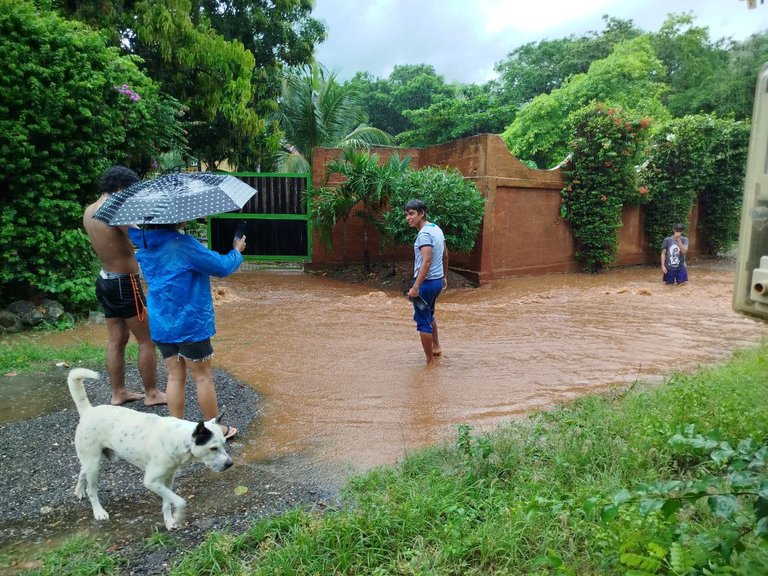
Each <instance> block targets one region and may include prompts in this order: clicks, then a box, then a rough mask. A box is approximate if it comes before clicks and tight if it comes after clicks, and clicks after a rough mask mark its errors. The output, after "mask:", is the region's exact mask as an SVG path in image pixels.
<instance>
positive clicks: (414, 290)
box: [405, 200, 448, 365]
mask: <svg viewBox="0 0 768 576" xmlns="http://www.w3.org/2000/svg"><path fill="white" fill-rule="evenodd" d="M405 220H406V222H407V223H408V226H410V227H411V228H416V230H418V234H417V235H416V241H415V242H414V243H413V253H414V264H413V276H414V278H413V285H412V286H411V289H410V290H408V292H407V296H408V297H409V298H410V299H411V300H412V301H413V319H414V320H415V321H416V330H417V331H418V332H419V336H420V337H421V345H422V347H423V348H424V355H425V356H426V358H427V364H428V365H429V364H432V363H434V361H435V356H439V355H440V354H441V352H442V349H441V348H440V341H439V340H438V333H437V320H435V301H436V300H437V297H438V296H439V295H440V292H442V291H443V290H444V289H445V288H446V287H447V286H448V281H447V279H446V276H445V275H446V272H447V271H448V249H447V248H446V246H445V237H444V236H443V231H442V230H440V227H439V226H438V225H437V224H434V223H432V222H429V221H428V220H427V207H426V205H425V204H424V203H423V202H422V201H421V200H409V201H408V203H407V204H406V205H405ZM418 296H421V298H422V299H423V300H424V302H425V303H426V306H423V305H422V306H418V305H417V301H414V300H413V299H414V298H417V297H418Z"/></svg>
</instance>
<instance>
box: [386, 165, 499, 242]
mask: <svg viewBox="0 0 768 576" xmlns="http://www.w3.org/2000/svg"><path fill="white" fill-rule="evenodd" d="M411 198H419V199H420V200H422V201H423V202H424V204H426V205H427V218H428V219H429V221H430V222H434V223H435V224H437V225H438V226H440V228H441V229H442V231H443V234H444V235H445V243H446V245H447V246H448V250H450V251H451V252H469V251H470V250H472V248H474V246H475V241H476V240H477V236H478V234H479V232H480V224H481V223H482V221H483V213H484V211H485V199H484V198H483V196H482V194H481V193H480V191H479V190H478V189H477V186H476V185H475V183H474V182H472V181H471V180H467V179H465V178H464V177H463V176H462V175H461V173H460V172H459V171H458V170H455V169H446V170H443V169H441V168H433V167H430V168H425V169H423V170H418V171H415V170H406V171H405V172H403V173H402V175H401V176H400V177H399V178H398V179H397V180H396V181H395V182H394V185H393V187H392V191H391V193H390V197H389V209H388V210H387V211H386V213H385V214H384V223H385V227H386V230H387V233H388V235H389V237H390V239H391V240H392V241H393V242H394V243H395V244H410V243H412V242H413V240H414V238H415V233H414V231H413V229H411V228H410V227H409V226H408V224H407V223H406V221H405V218H404V217H403V207H404V206H405V203H406V202H407V201H408V200H410V199H411Z"/></svg>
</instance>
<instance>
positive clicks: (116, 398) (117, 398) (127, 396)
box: [112, 390, 144, 406]
mask: <svg viewBox="0 0 768 576" xmlns="http://www.w3.org/2000/svg"><path fill="white" fill-rule="evenodd" d="M142 398H144V394H137V393H136V392H128V390H124V391H123V392H122V393H120V394H115V393H113V394H112V406H121V405H123V404H126V403H128V402H135V401H136V400H141V399H142Z"/></svg>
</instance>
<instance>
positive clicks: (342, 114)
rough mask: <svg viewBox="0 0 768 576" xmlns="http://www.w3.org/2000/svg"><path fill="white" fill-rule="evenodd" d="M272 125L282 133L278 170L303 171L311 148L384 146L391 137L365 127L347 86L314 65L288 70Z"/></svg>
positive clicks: (309, 163) (307, 168)
mask: <svg viewBox="0 0 768 576" xmlns="http://www.w3.org/2000/svg"><path fill="white" fill-rule="evenodd" d="M277 121H278V123H279V125H280V128H281V129H282V131H283V132H284V134H285V137H284V142H283V153H282V154H281V157H280V158H279V160H278V162H279V166H280V169H281V170H284V171H286V172H309V171H311V169H312V151H313V149H314V148H315V147H318V146H323V147H328V148H368V147H370V146H376V145H379V146H389V145H392V144H393V143H394V139H393V138H392V137H391V136H390V135H389V134H387V133H386V132H384V131H382V130H379V129H378V128H372V127H371V126H367V125H366V124H365V121H366V115H365V111H364V109H363V108H362V107H361V106H359V105H358V103H357V100H356V93H355V92H354V90H353V89H352V88H351V87H350V86H349V85H344V84H339V82H338V81H337V80H336V75H335V74H332V73H329V72H328V71H327V70H326V69H325V68H324V67H323V66H321V65H320V64H317V63H315V64H312V65H311V66H305V67H303V68H300V69H294V70H292V71H291V72H290V73H289V74H288V75H287V76H286V78H285V80H284V83H283V93H282V97H281V99H280V106H279V111H278V113H277Z"/></svg>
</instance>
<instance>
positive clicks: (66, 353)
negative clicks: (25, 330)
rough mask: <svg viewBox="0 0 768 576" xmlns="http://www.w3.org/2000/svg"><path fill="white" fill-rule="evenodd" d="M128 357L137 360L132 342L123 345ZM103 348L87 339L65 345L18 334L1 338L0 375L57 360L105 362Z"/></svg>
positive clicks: (91, 363) (37, 367) (52, 364)
mask: <svg viewBox="0 0 768 576" xmlns="http://www.w3.org/2000/svg"><path fill="white" fill-rule="evenodd" d="M126 353H127V357H128V359H130V360H136V359H137V357H138V346H137V345H136V344H135V343H133V342H131V343H129V344H128V346H127V348H126ZM104 355H105V348H104V347H103V346H95V345H93V344H88V343H86V342H79V343H76V344H73V345H72V346H67V347H56V346H46V345H42V344H40V343H39V342H37V341H36V340H35V339H34V337H18V338H14V339H13V340H10V339H8V340H0V374H5V373H7V372H32V371H36V370H45V369H47V368H51V367H52V366H54V365H55V364H56V363H58V362H64V363H66V364H69V365H75V364H85V365H89V366H94V365H95V366H102V365H104Z"/></svg>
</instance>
